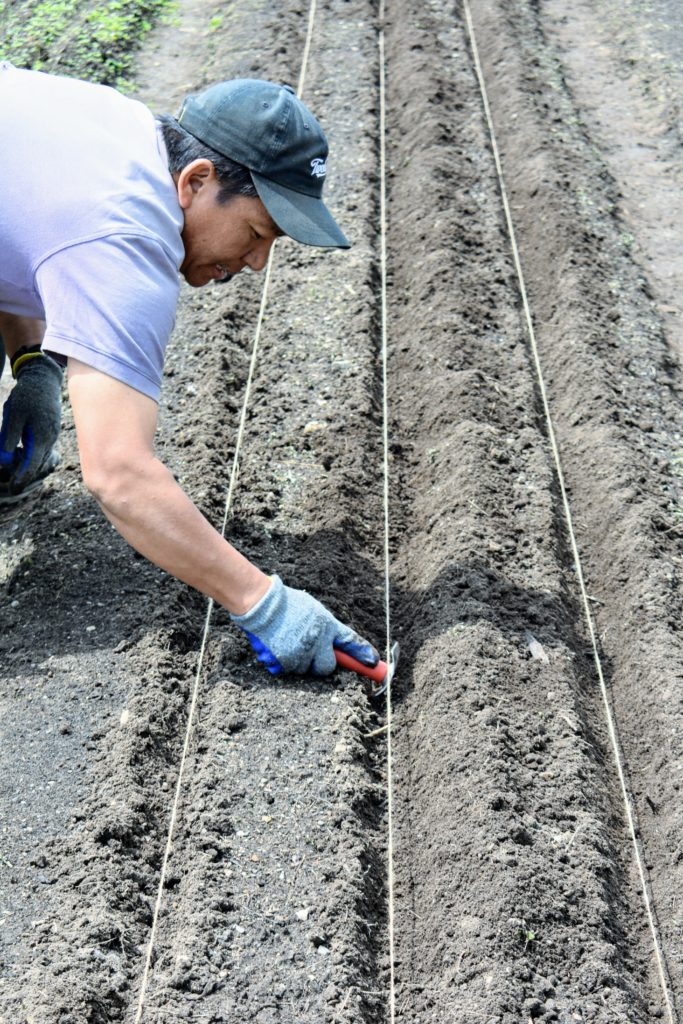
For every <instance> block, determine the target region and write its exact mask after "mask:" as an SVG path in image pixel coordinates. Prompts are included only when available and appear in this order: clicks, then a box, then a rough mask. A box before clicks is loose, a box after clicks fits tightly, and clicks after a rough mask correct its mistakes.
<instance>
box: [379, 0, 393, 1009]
mask: <svg viewBox="0 0 683 1024" xmlns="http://www.w3.org/2000/svg"><path fill="white" fill-rule="evenodd" d="M384 12H385V4H384V0H380V4H379V30H378V37H377V45H378V49H379V54H378V57H379V179H380V192H379V222H380V294H381V330H382V351H381V362H382V449H383V451H382V464H383V477H384V480H383V487H384V603H385V612H386V634H387V635H386V647H387V653H386V662H387V665H388V666H389V671H391V609H390V582H389V397H388V396H389V382H388V365H387V364H388V358H387V184H386V183H387V174H386V169H387V162H386V74H385V54H384ZM392 685H393V680H392V679H391V675H390V676H389V685H388V686H387V694H386V698H387V723H386V730H387V831H388V837H387V930H388V938H389V1021H390V1024H394V1021H395V1020H396V973H395V967H394V959H395V915H394V910H395V895H394V891H395V886H394V786H393V743H392V740H393V731H392V700H391V688H392Z"/></svg>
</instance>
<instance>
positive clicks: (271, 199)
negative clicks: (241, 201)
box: [251, 171, 351, 249]
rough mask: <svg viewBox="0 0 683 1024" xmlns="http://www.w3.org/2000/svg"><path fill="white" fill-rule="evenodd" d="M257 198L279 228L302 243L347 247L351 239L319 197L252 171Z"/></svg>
mask: <svg viewBox="0 0 683 1024" xmlns="http://www.w3.org/2000/svg"><path fill="white" fill-rule="evenodd" d="M251 176H252V178H253V180H254V185H255V186H256V191H257V192H258V194H259V199H260V200H261V202H262V203H263V205H264V206H265V208H266V210H267V211H268V213H269V214H270V216H271V217H272V218H273V220H274V221H275V223H276V224H277V226H278V227H279V228H280V230H281V231H284V233H285V234H286V235H289V237H290V238H293V239H294V240H295V241H296V242H303V244H304V245H319V246H323V247H330V248H335V249H350V248H351V243H350V242H349V241H348V240H347V238H346V236H345V235H344V233H343V231H342V230H341V228H340V227H339V225H338V224H337V222H336V221H335V219H334V217H333V216H332V214H331V213H330V211H329V210H328V209H327V207H326V206H325V204H324V202H323V201H322V199H317V198H316V197H315V196H305V195H303V193H301V192H294V191H293V190H292V189H290V188H283V186H282V185H278V184H276V183H275V182H274V181H271V180H270V178H264V177H263V175H262V174H257V173H256V172H255V171H252V172H251Z"/></svg>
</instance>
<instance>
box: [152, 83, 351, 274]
mask: <svg viewBox="0 0 683 1024" xmlns="http://www.w3.org/2000/svg"><path fill="white" fill-rule="evenodd" d="M160 120H161V122H162V126H163V130H164V139H165V142H166V147H167V150H168V153H169V167H170V169H171V172H172V173H173V176H174V178H175V180H176V184H177V187H178V196H179V201H180V204H181V206H182V208H183V211H184V214H185V228H184V231H183V241H184V243H185V251H186V260H185V263H184V264H183V266H182V267H181V271H182V272H183V273H184V274H185V276H186V277H187V279H188V281H189V282H190V283H191V284H205V283H206V282H207V281H208V280H212V279H214V280H216V279H221V277H223V279H225V278H226V277H227V274H223V275H221V268H223V269H224V270H225V271H227V272H228V274H230V275H231V274H234V273H238V272H239V270H241V269H242V267H243V266H251V267H252V269H261V267H262V266H263V265H265V262H266V260H267V257H268V252H269V250H270V246H271V245H272V243H273V241H274V239H275V238H276V237H277V235H278V234H286V235H290V236H291V237H292V238H294V239H295V240H296V241H299V242H303V243H304V244H307V245H316V246H329V247H338V248H348V245H349V243H348V242H347V240H346V238H345V237H344V235H343V233H342V232H341V230H340V229H339V227H338V225H337V224H336V222H335V221H334V218H333V217H332V215H331V214H330V212H329V210H328V209H327V207H326V206H325V204H324V202H323V200H322V188H323V183H324V179H325V172H326V163H327V140H326V138H325V135H324V133H323V131H322V129H321V127H320V125H319V124H318V122H317V121H316V119H315V118H314V117H313V115H312V114H311V113H310V111H309V110H308V109H307V107H305V106H304V104H303V103H302V102H301V101H300V100H299V99H297V97H296V96H295V94H294V92H293V91H292V90H291V89H290V88H289V86H278V85H274V84H273V83H271V82H263V81H258V80H255V79H236V80H234V81H229V82H221V83H219V84H218V85H214V86H211V87H210V88H208V89H206V90H205V91H204V92H202V93H200V94H199V95H196V96H188V97H187V98H186V100H185V101H184V103H183V105H182V108H181V110H180V113H179V114H178V118H177V120H174V119H172V118H168V117H162V118H160ZM207 164H209V165H211V166H207ZM212 207H213V210H212ZM238 235H239V239H238V238H237V236H238ZM233 242H235V245H233V244H232V243H233ZM209 243H211V244H209ZM251 243H253V244H251ZM200 245H201V246H202V247H203V248H202V249H200V248H199V247H200ZM245 246H246V248H245Z"/></svg>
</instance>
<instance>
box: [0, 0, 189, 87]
mask: <svg viewBox="0 0 683 1024" xmlns="http://www.w3.org/2000/svg"><path fill="white" fill-rule="evenodd" d="M173 8H175V2H174V0H107V2H104V3H102V2H100V3H97V2H93V0H0V59H3V60H10V61H12V63H13V64H16V65H17V66H18V67H24V68H33V69H34V70H36V71H51V72H56V73H59V74H63V75H71V76H74V77H78V78H84V79H87V80H89V81H92V82H102V83H104V84H106V85H115V86H117V87H119V88H124V89H125V88H126V86H127V85H128V81H127V78H126V76H127V74H128V73H129V71H130V68H131V65H132V62H133V59H134V55H135V50H136V49H137V47H138V46H139V44H140V42H141V41H142V40H143V39H144V37H145V36H146V35H147V33H148V32H149V30H150V28H151V27H152V24H153V23H154V21H155V20H156V19H157V18H158V17H159V16H160V15H161V14H163V13H166V12H168V11H169V10H172V9H173Z"/></svg>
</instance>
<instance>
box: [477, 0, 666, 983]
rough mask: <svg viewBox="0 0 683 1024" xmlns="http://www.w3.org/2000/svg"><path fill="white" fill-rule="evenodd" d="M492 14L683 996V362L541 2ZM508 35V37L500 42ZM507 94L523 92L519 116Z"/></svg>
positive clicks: (609, 653)
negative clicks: (549, 37) (680, 470)
mask: <svg viewBox="0 0 683 1024" xmlns="http://www.w3.org/2000/svg"><path fill="white" fill-rule="evenodd" d="M481 27H482V33H483V39H484V52H485V55H486V65H487V68H488V70H489V74H490V78H491V83H492V84H491V88H492V105H493V109H494V116H495V119H496V125H497V128H498V131H499V133H500V138H501V144H502V150H503V158H504V161H505V162H506V164H507V166H508V167H509V168H510V187H511V191H512V201H513V203H515V204H516V205H517V207H518V211H519V213H518V220H519V231H520V241H521V245H522V247H523V258H524V263H525V268H526V272H527V276H528V283H529V288H530V293H531V298H532V302H533V305H534V309H535V311H536V316H537V319H538V323H539V344H540V345H541V351H542V358H543V360H544V363H545V365H546V368H547V373H548V380H549V385H550V389H551V401H552V405H553V410H554V413H555V416H556V419H557V424H558V430H559V434H560V439H561V443H562V449H563V457H564V463H565V471H566V474H567V478H568V482H569V486H570V487H571V492H572V500H573V504H574V508H575V515H576V518H577V521H578V524H579V528H580V534H579V544H580V546H581V548H582V550H583V555H584V560H585V564H586V572H587V578H588V586H589V589H590V593H591V594H592V595H593V596H594V597H595V598H596V610H595V615H596V620H597V623H598V628H599V631H600V637H601V642H602V648H603V652H604V658H605V663H606V665H607V668H608V674H609V683H610V686H611V693H612V699H613V703H614V708H615V713H616V718H617V724H618V728H619V732H620V737H621V743H622V745H623V749H624V755H625V759H626V764H627V770H628V773H629V779H630V784H631V786H632V789H633V791H634V795H635V798H636V807H637V814H638V825H639V829H640V834H641V838H642V842H643V847H644V852H645V859H646V863H647V868H648V871H649V882H650V885H651V887H652V892H653V894H654V899H655V906H656V911H657V914H658V917H659V924H660V927H661V932H662V939H663V942H664V947H665V950H666V952H667V955H668V966H669V970H670V972H671V980H672V983H673V990H674V994H675V996H676V995H677V997H678V998H679V999H680V993H681V990H682V989H683V963H682V961H681V952H680V949H681V947H680V934H681V932H680V929H681V920H680V910H679V907H678V901H677V895H676V894H677V893H678V892H679V891H680V885H681V879H682V876H681V865H680V863H679V860H680V858H679V854H678V851H679V847H680V824H681V811H680V798H679V788H680V779H679V772H678V766H679V765H680V763H681V753H682V750H681V730H680V722H681V711H682V706H681V700H680V680H681V676H682V674H683V673H682V668H683V647H682V645H681V639H680V612H681V596H680V587H679V572H680V564H681V553H682V552H681V537H680V532H679V531H678V529H677V522H678V517H679V514H680V511H679V510H680V498H681V495H680V479H679V478H677V476H676V474H675V465H676V464H675V461H674V459H675V453H676V451H677V450H679V449H680V444H681V435H680V401H681V370H680V366H679V364H678V361H677V358H676V355H675V351H674V349H673V348H672V345H671V340H670V338H669V337H667V334H666V333H665V331H664V329H663V325H662V322H661V320H660V319H659V316H658V313H657V308H656V305H655V304H654V303H653V302H652V301H651V295H652V288H651V286H650V284H649V281H648V277H647V273H646V271H645V270H644V269H643V267H642V266H640V265H639V264H638V262H637V261H636V260H635V259H634V256H633V253H632V252H631V247H630V245H629V242H628V227H627V225H625V224H624V222H623V221H622V220H621V218H620V216H619V210H618V206H617V204H616V199H617V197H618V195H619V183H618V182H616V181H615V180H614V179H613V177H612V176H611V174H610V173H609V172H608V170H607V168H606V166H605V164H604V162H603V161H602V159H601V157H600V154H599V151H598V150H597V149H596V147H595V145H594V143H593V140H592V139H591V137H590V135H588V134H587V131H586V128H585V125H584V124H583V123H582V122H581V118H580V117H579V116H578V113H577V108H576V107H575V106H574V104H573V98H572V96H571V93H570V92H569V91H568V89H567V87H566V83H565V81H564V78H563V73H562V66H561V63H560V61H559V59H558V55H557V54H556V53H555V52H554V51H553V49H552V48H551V47H550V46H549V45H548V43H547V41H546V40H545V37H544V35H543V32H542V27H541V25H540V24H539V21H538V19H537V16H536V12H535V11H533V10H532V9H528V10H527V9H525V7H524V5H519V4H516V3H509V4H508V3H504V4H500V5H498V4H483V5H482V7H481ZM504 39H505V40H507V41H508V43H510V42H511V43H512V45H508V46H507V47H506V52H505V54H503V53H502V49H501V47H502V40H504ZM531 55H533V59H532V56H531ZM511 95H514V96H515V97H517V96H519V98H518V99H517V101H516V102H515V104H514V114H515V118H514V120H513V119H511V117H510V115H511V113H512V112H513V111H512V107H511V106H510V96H511ZM549 124H550V125H551V127H552V130H551V131H550V132H549V131H548V125H549Z"/></svg>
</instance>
